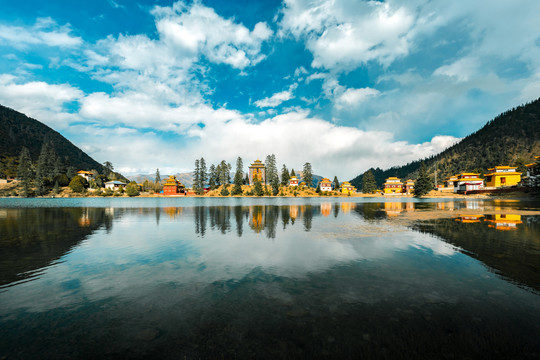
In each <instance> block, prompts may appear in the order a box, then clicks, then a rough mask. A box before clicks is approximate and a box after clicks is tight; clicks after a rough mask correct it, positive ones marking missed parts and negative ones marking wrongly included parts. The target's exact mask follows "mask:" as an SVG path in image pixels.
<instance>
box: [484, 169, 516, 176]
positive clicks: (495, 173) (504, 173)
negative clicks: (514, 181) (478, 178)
mask: <svg viewBox="0 0 540 360" xmlns="http://www.w3.org/2000/svg"><path fill="white" fill-rule="evenodd" d="M488 170H491V169H488ZM521 174H522V173H520V172H517V171H507V172H500V173H499V172H493V173H489V174H485V175H484V176H508V175H521Z"/></svg>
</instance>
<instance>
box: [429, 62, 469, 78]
mask: <svg viewBox="0 0 540 360" xmlns="http://www.w3.org/2000/svg"><path fill="white" fill-rule="evenodd" d="M477 73H478V60H477V59H474V58H462V59H459V60H457V61H456V62H454V63H452V64H449V65H443V66H441V67H440V68H438V69H437V70H435V71H434V72H433V75H445V76H448V77H450V78H454V79H455V80H456V81H458V82H463V81H468V80H469V79H470V78H471V77H474V76H475V75H476V74H477Z"/></svg>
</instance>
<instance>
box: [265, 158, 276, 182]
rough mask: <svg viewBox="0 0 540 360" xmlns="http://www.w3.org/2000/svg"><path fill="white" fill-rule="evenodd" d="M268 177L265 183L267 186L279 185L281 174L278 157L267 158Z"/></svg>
mask: <svg viewBox="0 0 540 360" xmlns="http://www.w3.org/2000/svg"><path fill="white" fill-rule="evenodd" d="M265 167H266V170H265V171H266V176H265V181H266V183H267V184H272V183H274V182H277V183H278V184H279V174H278V170H277V166H276V155H274V154H272V155H268V156H267V157H266V163H265Z"/></svg>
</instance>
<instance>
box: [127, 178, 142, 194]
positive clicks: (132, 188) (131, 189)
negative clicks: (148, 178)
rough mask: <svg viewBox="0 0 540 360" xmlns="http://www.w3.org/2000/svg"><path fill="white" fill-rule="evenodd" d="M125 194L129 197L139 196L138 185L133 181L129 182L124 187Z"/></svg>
mask: <svg viewBox="0 0 540 360" xmlns="http://www.w3.org/2000/svg"><path fill="white" fill-rule="evenodd" d="M126 194H127V196H129V197H132V196H139V185H137V183H136V182H135V181H132V182H130V183H129V184H128V185H127V186H126Z"/></svg>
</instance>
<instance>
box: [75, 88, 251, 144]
mask: <svg viewBox="0 0 540 360" xmlns="http://www.w3.org/2000/svg"><path fill="white" fill-rule="evenodd" d="M80 114H81V116H83V117H84V118H86V119H89V120H92V121H95V122H97V123H99V124H100V126H103V125H106V126H113V125H115V124H123V125H127V126H132V127H135V128H139V129H141V128H153V129H157V130H161V131H172V132H175V133H177V134H190V132H189V131H190V129H191V128H192V127H194V126H195V127H196V126H197V124H199V123H201V124H204V125H205V126H213V124H214V123H216V122H218V123H222V122H226V121H230V120H232V119H236V118H238V117H239V116H240V115H239V114H238V113H237V112H236V111H231V110H227V109H217V110H215V109H213V108H212V107H210V106H208V105H205V104H196V105H179V106H169V105H167V104H164V103H163V102H158V101H156V100H155V99H154V98H152V97H150V96H148V95H146V94H143V93H137V92H131V93H126V94H122V95H119V96H110V95H108V94H105V93H93V94H90V95H88V96H86V97H85V98H84V99H82V100H81V108H80Z"/></svg>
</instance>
